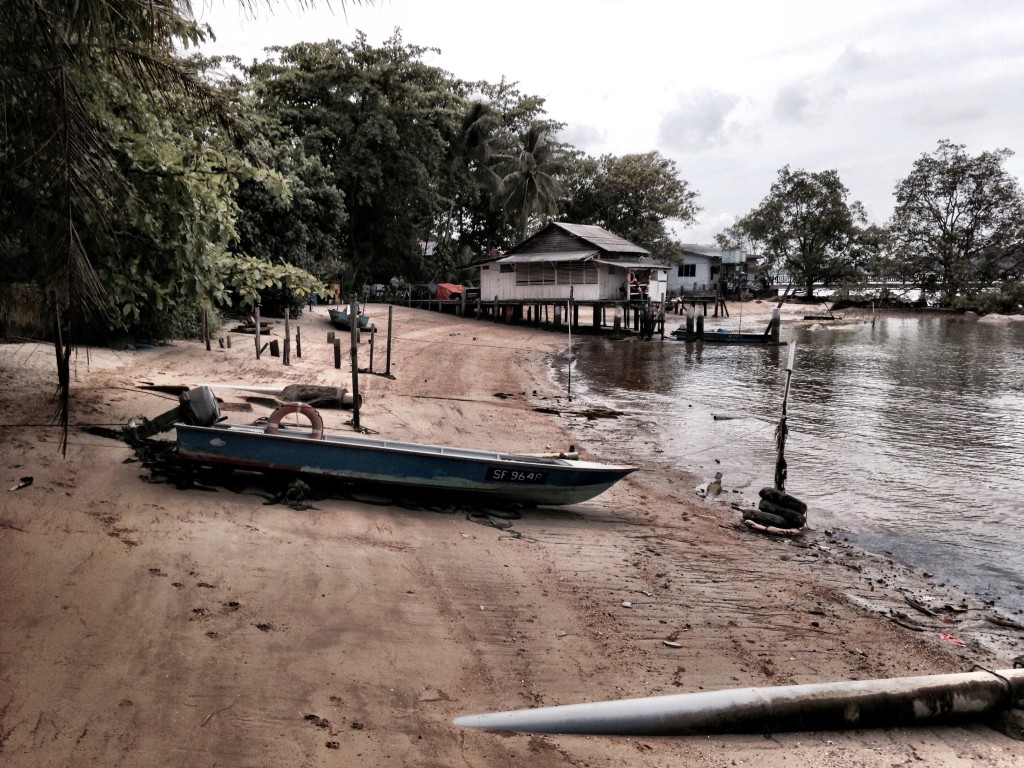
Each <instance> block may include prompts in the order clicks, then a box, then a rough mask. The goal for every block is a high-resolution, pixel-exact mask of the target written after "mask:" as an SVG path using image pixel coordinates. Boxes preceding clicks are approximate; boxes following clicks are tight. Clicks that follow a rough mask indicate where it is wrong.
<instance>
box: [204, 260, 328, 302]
mask: <svg viewBox="0 0 1024 768" xmlns="http://www.w3.org/2000/svg"><path fill="white" fill-rule="evenodd" d="M217 272H218V274H219V277H220V281H221V284H222V285H223V286H224V292H223V293H222V294H221V298H222V300H223V301H224V302H225V303H227V304H228V305H229V306H230V305H231V304H237V306H238V307H239V308H240V309H242V310H243V311H249V310H251V309H253V308H254V307H255V306H256V304H258V303H261V300H262V297H264V296H266V297H267V303H269V304H276V305H279V307H280V308H281V309H283V307H284V302H285V301H287V302H288V303H289V306H293V307H299V306H301V305H302V303H304V302H305V301H306V300H307V299H308V298H309V295H310V294H311V293H312V292H313V291H316V292H317V293H319V294H320V295H321V296H323V295H324V293H326V290H327V287H326V286H325V285H324V283H323V281H321V280H319V279H318V278H316V277H314V276H313V275H311V274H310V273H309V272H306V271H305V270H304V269H299V268H298V267H293V266H292V265H291V264H273V263H271V262H268V261H265V260H263V259H257V258H255V257H253V256H238V255H235V254H226V255H224V256H222V257H221V258H220V259H219V260H218V262H217ZM278 291H284V292H285V294H284V298H281V297H280V296H279V294H277V293H276V292H278ZM275 296H276V297H278V298H276V299H275V298H274V297H275ZM232 297H235V298H234V299H232Z"/></svg>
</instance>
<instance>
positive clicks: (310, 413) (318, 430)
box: [264, 403, 324, 440]
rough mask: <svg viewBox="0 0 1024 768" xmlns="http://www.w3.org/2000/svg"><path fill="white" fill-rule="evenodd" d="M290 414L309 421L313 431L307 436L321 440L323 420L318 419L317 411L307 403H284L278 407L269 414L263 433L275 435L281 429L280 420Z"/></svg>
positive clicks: (322, 436)
mask: <svg viewBox="0 0 1024 768" xmlns="http://www.w3.org/2000/svg"><path fill="white" fill-rule="evenodd" d="M292 413H301V414H302V415H303V416H305V417H306V418H307V419H309V423H310V424H311V425H312V427H313V431H312V432H310V433H309V436H310V437H311V438H313V439H314V440H323V438H324V420H323V419H322V418H321V417H320V413H319V412H318V411H317V409H316V408H314V407H313V406H312V405H310V404H309V403H285V404H284V405H282V406H279V407H278V409H277V410H276V411H274V412H273V413H272V414H270V420H269V421H268V422H267V428H266V429H265V430H264V433H265V434H268V435H276V434H277V433H278V431H279V430H280V428H281V419H283V418H284V417H285V416H288V415H290V414H292Z"/></svg>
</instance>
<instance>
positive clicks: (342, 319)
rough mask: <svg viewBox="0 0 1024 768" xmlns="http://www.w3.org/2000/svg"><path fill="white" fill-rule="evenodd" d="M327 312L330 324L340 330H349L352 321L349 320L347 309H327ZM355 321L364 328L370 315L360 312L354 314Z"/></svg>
mask: <svg viewBox="0 0 1024 768" xmlns="http://www.w3.org/2000/svg"><path fill="white" fill-rule="evenodd" d="M327 313H328V314H329V315H330V316H331V325H333V326H334V327H335V328H338V329H340V330H342V331H351V330H352V323H351V321H350V320H349V312H348V310H347V309H328V310H327ZM356 322H357V323H358V324H359V328H360V329H364V328H366V326H367V325H368V324H369V322H370V316H369V315H364V314H363V313H362V312H360V313H359V314H358V315H356Z"/></svg>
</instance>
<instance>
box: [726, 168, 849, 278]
mask: <svg viewBox="0 0 1024 768" xmlns="http://www.w3.org/2000/svg"><path fill="white" fill-rule="evenodd" d="M848 196H849V192H848V190H847V189H846V187H845V186H844V185H843V183H842V182H841V181H840V180H839V174H838V173H837V172H836V171H834V170H829V171H821V172H819V173H810V172H808V171H804V170H798V171H792V170H790V168H789V166H788V165H787V166H785V167H783V168H782V169H780V170H779V175H778V178H777V179H776V181H775V183H773V184H772V187H771V191H770V192H769V194H768V196H767V197H765V199H764V200H762V201H761V204H760V205H759V206H758V207H757V208H755V209H753V210H752V211H750V213H748V214H747V215H746V216H743V217H741V218H740V219H738V220H737V221H736V223H735V224H734V225H733V227H732V229H733V230H735V232H734V234H739V235H741V236H747V237H749V238H751V239H752V240H754V241H756V242H758V243H760V244H761V245H762V252H763V253H764V255H765V256H766V257H767V260H768V262H769V265H782V264H784V265H785V267H784V268H785V269H786V270H787V271H788V272H789V274H790V279H792V280H794V281H795V282H797V283H798V284H800V285H803V286H804V287H805V289H806V295H807V298H812V297H813V296H814V284H815V283H817V282H821V283H824V284H826V285H830V284H835V283H836V282H838V281H840V280H842V279H843V278H844V277H845V276H847V275H848V274H849V271H850V261H849V257H850V250H849V249H850V245H851V242H852V239H853V237H854V236H855V234H856V232H857V225H858V224H863V223H865V222H866V220H867V217H866V216H865V214H864V207H863V206H862V205H861V204H860V203H859V202H856V201H855V202H852V203H851V202H847V197H848ZM768 268H769V269H771V268H772V266H769V267H768Z"/></svg>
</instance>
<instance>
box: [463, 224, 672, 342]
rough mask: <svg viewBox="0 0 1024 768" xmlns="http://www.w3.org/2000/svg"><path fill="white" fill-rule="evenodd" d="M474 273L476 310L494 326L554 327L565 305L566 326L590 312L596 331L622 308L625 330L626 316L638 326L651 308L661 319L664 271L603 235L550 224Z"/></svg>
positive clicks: (642, 253) (646, 254)
mask: <svg viewBox="0 0 1024 768" xmlns="http://www.w3.org/2000/svg"><path fill="white" fill-rule="evenodd" d="M479 268H480V302H481V306H480V309H481V311H482V312H483V313H485V314H492V315H493V317H494V319H504V320H505V321H506V322H523V321H525V322H528V323H536V324H541V323H545V324H546V323H548V322H554V323H555V324H556V325H557V324H560V323H561V322H562V311H564V310H565V309H566V308H567V306H568V302H569V300H570V299H571V300H572V312H573V315H572V318H571V322H572V323H573V325H574V326H578V325H579V324H580V322H579V313H580V308H581V307H584V308H586V307H590V308H592V311H593V326H594V327H595V328H600V327H602V326H604V325H606V324H607V323H606V315H605V310H608V309H611V310H612V311H613V312H614V310H615V309H616V308H622V309H623V310H624V312H625V315H626V322H627V323H628V322H629V313H630V312H631V311H632V312H633V314H634V315H635V317H636V318H637V320H639V318H640V316H641V314H643V313H645V312H647V313H649V312H650V310H651V308H652V307H656V308H657V311H659V312H660V311H661V308H662V307H663V306H664V301H665V297H666V292H667V281H668V270H669V267H668V265H666V264H661V263H659V262H657V261H655V260H654V259H653V258H652V257H651V254H650V251H648V250H646V249H645V248H641V247H640V246H639V245H635V244H633V243H631V242H629V241H628V240H623V239H622V238H621V237H618V236H617V235H613V234H612V233H611V232H609V231H607V230H606V229H602V228H601V227H597V226H593V225H585V224H566V223H563V222H551V223H549V224H548V225H547V226H545V227H544V228H542V229H541V230H540V231H538V232H537V233H536V234H534V235H532V236H531V237H529V238H527V239H526V240H524V241H523V242H521V243H519V244H517V245H515V246H514V247H512V248H511V249H509V251H508V252H507V253H506V254H505V255H503V256H501V257H499V258H497V259H494V260H489V261H486V262H481V263H480V264H479ZM549 310H551V312H552V315H551V316H548V314H547V313H548V311H549ZM585 322H586V321H585Z"/></svg>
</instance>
